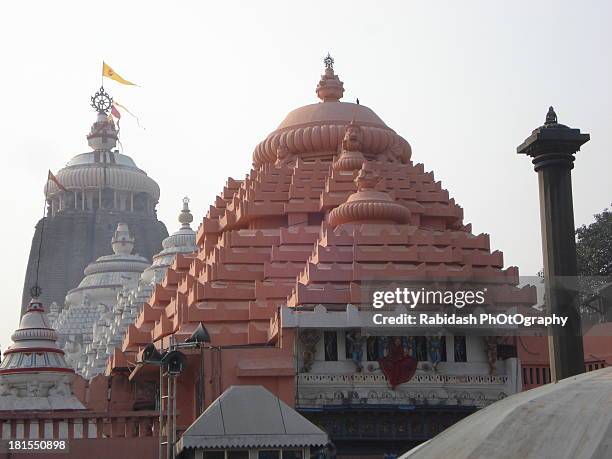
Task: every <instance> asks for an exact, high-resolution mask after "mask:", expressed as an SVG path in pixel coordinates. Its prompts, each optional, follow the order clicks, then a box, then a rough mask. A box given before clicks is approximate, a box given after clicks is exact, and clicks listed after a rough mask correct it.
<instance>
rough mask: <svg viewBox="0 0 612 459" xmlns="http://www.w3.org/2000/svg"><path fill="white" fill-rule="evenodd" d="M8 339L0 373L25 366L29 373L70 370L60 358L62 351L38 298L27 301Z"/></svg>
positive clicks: (11, 371) (18, 370) (16, 370)
mask: <svg viewBox="0 0 612 459" xmlns="http://www.w3.org/2000/svg"><path fill="white" fill-rule="evenodd" d="M11 339H12V340H13V343H14V344H13V345H11V346H10V347H9V348H8V349H7V350H6V352H5V353H4V356H5V358H4V360H3V362H2V365H1V367H0V375H2V374H6V373H15V372H23V371H26V369H27V371H30V372H37V371H65V372H69V373H72V372H73V370H72V369H71V368H70V367H69V366H68V365H67V364H66V361H65V360H64V352H63V351H62V350H61V349H60V348H59V347H58V345H57V342H56V340H57V334H56V333H55V330H54V329H53V328H51V327H50V326H49V323H48V322H47V318H46V317H45V310H44V308H43V305H42V303H41V302H40V301H38V300H36V299H33V300H32V301H31V302H30V305H29V306H28V309H27V310H26V313H25V314H24V315H23V317H22V318H21V322H20V323H19V328H18V329H17V330H16V331H15V332H14V333H13V335H12V336H11Z"/></svg>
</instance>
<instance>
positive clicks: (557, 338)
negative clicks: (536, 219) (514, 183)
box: [517, 107, 590, 381]
mask: <svg viewBox="0 0 612 459" xmlns="http://www.w3.org/2000/svg"><path fill="white" fill-rule="evenodd" d="M589 139H590V136H589V134H582V133H581V132H580V129H572V128H569V127H567V126H565V125H563V124H559V123H558V122H557V114H556V113H555V111H554V109H553V108H552V107H550V108H549V110H548V113H547V114H546V122H545V123H544V125H543V126H540V127H538V128H536V129H535V130H534V131H533V132H532V134H531V135H530V136H529V137H528V138H527V139H526V140H525V141H524V142H523V143H522V144H521V145H519V146H518V147H517V153H519V154H526V155H528V156H531V157H532V158H533V160H532V162H533V165H534V169H535V171H536V172H537V173H538V183H539V189H540V221H541V227H542V251H543V255H544V280H545V285H546V312H547V313H548V314H556V315H559V316H567V317H568V321H567V324H566V326H565V327H562V326H560V325H553V326H552V327H551V329H550V330H549V336H548V347H549V354H550V374H551V381H558V380H560V379H563V378H567V377H569V376H573V375H576V374H579V373H583V372H584V351H583V346H582V330H581V326H580V313H579V311H578V308H577V305H576V291H575V290H574V289H572V286H573V284H575V281H576V276H577V262H576V239H575V226H574V207H573V203H572V176H571V171H572V169H573V168H574V159H575V156H574V155H575V154H576V152H577V151H579V150H580V147H581V146H582V145H583V144H584V143H586V142H588V141H589Z"/></svg>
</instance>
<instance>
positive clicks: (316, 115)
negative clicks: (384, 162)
mask: <svg viewBox="0 0 612 459" xmlns="http://www.w3.org/2000/svg"><path fill="white" fill-rule="evenodd" d="M351 121H356V122H357V123H359V124H360V125H361V126H375V127H379V128H383V129H389V127H387V125H386V124H385V122H384V121H383V120H381V119H380V117H379V116H378V115H377V114H376V113H374V111H373V110H372V109H371V108H368V107H366V106H365V105H361V104H354V103H351V102H340V101H326V102H319V103H316V104H310V105H304V106H303V107H300V108H296V109H295V110H293V111H291V112H289V114H288V115H287V116H286V117H285V119H284V120H283V122H282V123H281V124H280V125H279V126H278V128H277V129H276V130H277V131H280V130H283V129H289V128H292V127H296V126H307V125H310V124H321V123H327V124H331V123H336V124H348V123H350V122H351Z"/></svg>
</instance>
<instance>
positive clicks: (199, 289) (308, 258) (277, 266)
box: [107, 59, 535, 454]
mask: <svg viewBox="0 0 612 459" xmlns="http://www.w3.org/2000/svg"><path fill="white" fill-rule="evenodd" d="M325 64H326V66H325V72H324V74H323V75H322V76H321V79H320V81H319V83H318V85H317V87H316V94H317V96H318V97H319V99H320V102H318V103H314V104H311V105H306V106H304V107H300V108H298V109H296V110H294V111H292V112H291V113H289V115H287V117H286V118H285V119H284V120H283V121H282V122H281V123H280V125H279V127H278V128H277V129H276V130H275V131H274V132H272V133H271V134H269V135H268V136H267V137H266V138H265V139H264V140H263V141H262V142H261V143H260V144H259V145H257V147H256V148H255V151H254V153H253V166H252V169H251V170H250V172H249V173H248V175H247V176H246V177H245V178H244V179H243V180H234V179H228V181H227V183H226V185H225V187H224V188H223V190H222V192H221V194H220V195H219V196H218V197H217V199H216V200H215V202H214V203H213V205H211V207H210V209H209V211H208V214H207V216H206V217H205V218H204V220H203V222H202V224H201V225H200V227H199V229H198V232H197V239H196V242H197V245H198V250H197V254H196V255H195V257H193V258H185V257H182V256H178V257H177V259H176V261H175V264H174V266H172V267H171V268H170V269H169V270H168V273H167V276H166V278H165V279H164V281H163V282H162V283H161V284H158V285H157V286H156V288H155V291H154V293H153V295H152V297H151V298H150V300H149V301H148V302H147V303H145V304H144V306H143V309H142V312H141V313H140V315H139V317H138V319H137V320H136V321H135V322H134V324H132V325H130V326H129V327H128V329H127V333H126V335H125V338H124V341H123V343H122V347H121V352H115V354H113V357H112V359H111V360H110V361H109V365H108V368H107V373H108V374H110V375H121V374H124V375H125V377H126V378H129V379H130V380H131V381H133V383H134V384H136V385H138V384H151V385H153V384H156V381H157V380H158V377H157V369H156V368H155V367H152V366H150V365H146V364H141V363H139V364H136V365H135V366H133V367H132V366H130V365H126V362H137V361H138V360H139V359H138V355H139V354H140V353H142V350H143V349H144V348H145V347H146V346H147V345H149V344H151V343H154V344H155V345H156V346H157V347H158V348H159V349H160V350H161V349H163V348H166V347H167V346H168V345H170V344H172V343H173V342H183V341H185V340H186V339H187V338H189V337H190V336H191V335H192V333H193V332H194V331H195V330H196V328H197V327H198V325H199V324H200V323H201V324H203V325H204V326H205V327H206V330H207V332H208V334H209V335H210V341H211V346H210V347H208V348H207V349H205V350H204V357H203V359H202V360H200V355H199V354H198V353H194V354H193V355H192V354H189V353H188V352H187V351H185V352H186V353H187V357H188V364H187V366H186V370H185V372H184V373H182V374H181V375H180V376H179V377H178V382H177V384H178V388H179V394H180V396H179V398H178V400H177V403H178V405H179V406H180V410H179V411H180V414H179V415H178V429H179V430H181V429H184V428H187V427H188V426H189V424H191V423H192V422H193V420H194V419H195V418H196V417H197V416H198V414H199V413H200V410H201V404H200V403H199V398H200V397H202V396H203V397H204V404H203V405H204V406H207V405H209V404H210V403H212V402H213V401H214V400H215V399H216V398H217V397H218V396H220V395H221V394H222V393H223V392H224V391H225V390H226V389H227V388H228V387H230V386H232V385H261V386H264V387H266V388H267V389H269V390H270V391H272V392H273V393H275V394H277V395H278V396H279V397H280V398H281V399H282V400H283V401H285V402H286V403H287V404H289V405H291V406H293V407H294V408H295V409H296V410H297V411H298V412H300V413H301V414H303V415H304V416H306V417H307V418H309V419H310V420H312V421H313V422H315V423H316V424H317V425H320V426H322V427H323V428H324V430H325V431H326V432H328V433H329V435H330V438H331V439H332V441H333V442H334V444H335V446H336V447H337V448H338V451H339V452H343V453H345V454H349V453H350V454H366V453H368V452H369V453H374V452H381V451H383V452H384V451H385V450H388V451H390V450H394V449H396V450H398V451H399V450H406V449H408V447H409V446H411V445H414V444H417V443H419V442H422V441H423V440H426V439H428V438H431V437H432V436H434V435H435V434H436V433H438V432H439V431H440V430H442V429H444V428H445V427H446V426H448V425H450V424H452V423H454V422H456V421H457V420H459V419H461V418H462V417H464V416H466V415H467V414H469V413H471V412H472V411H474V410H476V409H477V408H480V407H483V406H486V405H487V404H489V403H492V402H494V401H496V400H498V399H500V398H503V397H506V396H507V395H509V394H512V393H515V392H517V391H519V390H520V388H521V387H520V384H521V383H520V379H519V378H517V374H519V371H518V361H517V359H516V355H515V353H513V352H512V350H509V351H508V352H506V353H505V354H503V355H499V356H498V348H499V349H500V350H502V349H504V347H503V346H498V343H493V344H491V343H490V341H491V340H490V339H489V340H488V339H487V338H486V337H484V336H478V335H467V336H466V335H465V333H457V334H454V333H447V334H444V335H443V336H440V335H439V334H433V333H431V332H432V331H431V330H428V331H427V333H425V332H423V331H413V333H407V330H406V329H403V330H401V331H399V330H396V331H395V332H394V333H393V332H391V331H389V333H388V335H389V336H375V335H374V332H373V331H372V330H371V329H372V328H373V327H372V322H371V320H370V319H371V314H372V308H371V297H368V295H367V294H366V293H365V292H366V290H367V289H368V288H369V287H370V286H372V285H377V284H379V285H380V284H384V285H388V284H389V283H392V282H401V281H404V282H405V281H414V282H416V283H420V284H419V285H424V284H426V283H431V282H437V283H439V285H440V286H442V285H444V286H445V288H448V289H452V288H458V287H459V286H461V285H465V284H466V283H470V284H472V285H481V286H482V285H484V286H486V287H487V288H488V289H487V299H486V303H487V304H485V305H484V307H489V308H496V307H498V306H499V305H507V304H514V305H525V306H529V305H531V304H533V303H534V302H535V291H534V289H533V288H530V287H524V288H518V287H517V285H518V281H519V279H518V270H517V269H516V268H514V267H510V268H506V269H504V268H503V259H502V254H501V253H500V252H498V251H491V249H490V246H489V237H488V235H485V234H481V235H474V234H472V233H471V228H470V226H469V225H465V224H464V223H463V221H462V217H463V212H462V209H461V208H460V207H459V206H458V205H457V204H456V203H455V202H454V200H453V199H452V198H450V197H449V194H448V192H447V191H446V190H444V189H443V188H442V186H441V184H440V183H439V182H436V181H435V179H434V176H433V174H432V173H431V172H425V169H424V166H423V165H422V164H417V163H414V162H413V161H412V151H411V148H410V145H409V143H408V142H407V141H406V140H404V139H403V138H402V137H401V136H400V135H398V134H397V133H396V132H394V131H393V130H392V129H391V128H389V127H388V126H387V125H386V124H385V123H384V122H383V121H382V120H381V119H380V118H379V117H378V116H377V115H376V114H375V112H374V111H373V110H371V109H370V108H368V107H366V106H364V105H361V104H357V103H349V102H342V101H341V100H340V99H341V98H342V95H343V92H344V87H343V83H342V81H340V78H339V77H338V75H336V74H335V71H334V68H333V61H332V60H331V59H327V60H326V62H325ZM428 334H429V335H431V336H427V335H428ZM394 335H398V336H394ZM487 346H488V347H489V350H487V349H488V348H487ZM491 347H492V348H493V352H491V351H490V348H491ZM498 357H503V358H498ZM432 360H433V362H432ZM201 362H203V366H204V368H203V369H202V372H201V373H200V371H201V370H200V365H201ZM202 374H203V375H205V376H204V377H203V378H204V379H203V380H201V379H202V376H201V375H202ZM202 394H203V395H202ZM153 403H154V401H153V400H151V404H152V405H153Z"/></svg>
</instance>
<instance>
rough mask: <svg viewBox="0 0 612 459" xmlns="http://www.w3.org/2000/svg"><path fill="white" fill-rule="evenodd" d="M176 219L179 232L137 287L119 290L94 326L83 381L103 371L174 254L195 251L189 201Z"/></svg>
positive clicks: (81, 367) (167, 241)
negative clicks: (104, 314)
mask: <svg viewBox="0 0 612 459" xmlns="http://www.w3.org/2000/svg"><path fill="white" fill-rule="evenodd" d="M178 220H179V223H181V227H180V229H179V230H178V231H176V232H175V233H173V234H171V235H170V236H168V237H167V238H166V239H164V240H163V242H162V246H163V250H162V251H161V252H160V253H158V254H156V255H154V256H153V264H151V266H149V267H147V268H146V269H145V270H144V271H143V272H142V274H141V276H140V279H139V281H138V285H137V286H136V287H133V288H130V287H128V286H126V287H124V288H122V289H121V291H120V292H119V293H118V294H117V299H116V301H115V302H114V303H113V314H112V315H107V316H105V317H104V318H102V320H103V322H100V323H98V324H97V325H98V327H97V330H96V331H97V333H94V334H93V341H92V342H91V343H90V344H88V345H87V347H86V348H85V350H84V355H83V357H82V358H81V359H80V360H79V362H78V364H77V369H78V371H79V373H80V374H82V375H83V376H84V377H85V378H88V379H89V378H91V377H93V376H95V375H96V374H99V373H101V372H103V371H104V369H105V367H106V360H107V357H108V356H109V355H111V354H112V353H113V350H114V349H115V348H116V347H120V346H121V341H122V339H123V335H124V333H125V331H126V329H127V327H128V326H129V325H130V324H133V323H134V321H135V320H136V319H137V318H138V314H139V313H140V311H141V309H142V305H143V304H144V303H145V302H146V301H147V300H148V299H149V298H150V297H151V294H152V293H153V290H154V286H155V284H156V283H158V282H161V281H162V280H163V278H164V276H165V274H166V270H167V269H168V267H169V266H171V264H172V262H173V261H174V258H175V257H176V255H177V254H183V255H187V254H191V253H193V252H195V251H196V249H197V246H196V244H195V231H194V230H192V229H191V226H190V223H191V222H192V221H193V215H191V211H190V210H189V199H188V198H184V199H183V209H182V211H181V213H180V215H179V218H178Z"/></svg>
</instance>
